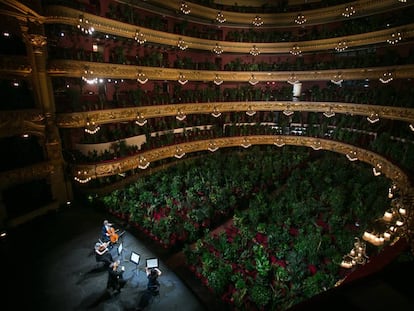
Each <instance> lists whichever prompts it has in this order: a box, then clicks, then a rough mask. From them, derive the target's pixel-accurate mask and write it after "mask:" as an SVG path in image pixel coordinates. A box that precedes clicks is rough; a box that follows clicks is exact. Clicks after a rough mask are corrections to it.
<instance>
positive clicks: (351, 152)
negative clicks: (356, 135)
mask: <svg viewBox="0 0 414 311" xmlns="http://www.w3.org/2000/svg"><path fill="white" fill-rule="evenodd" d="M346 157H347V158H348V160H349V161H351V162H354V161H357V160H358V157H357V152H356V151H355V150H349V152H348V153H347V154H346Z"/></svg>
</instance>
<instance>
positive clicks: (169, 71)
mask: <svg viewBox="0 0 414 311" xmlns="http://www.w3.org/2000/svg"><path fill="white" fill-rule="evenodd" d="M87 69H93V75H94V77H96V78H103V79H104V78H107V79H108V78H110V79H130V80H137V78H138V75H139V74H143V75H145V76H146V78H148V80H154V81H160V80H162V81H177V83H178V80H179V79H180V75H181V76H182V77H184V78H185V79H186V80H188V81H201V82H214V81H215V80H216V79H220V80H222V81H223V82H246V83H254V84H256V83H260V82H268V81H269V82H271V81H279V82H291V83H294V82H302V81H331V80H333V79H337V78H338V77H340V78H341V79H342V80H344V81H346V80H348V81H349V80H364V79H370V80H378V79H380V78H382V77H383V76H384V74H388V73H391V74H392V77H393V79H409V78H414V64H410V65H396V66H386V67H385V66H384V67H367V68H351V69H332V70H309V71H219V70H215V71H214V70H188V69H177V68H161V67H146V66H132V65H121V64H109V63H96V62H85V61H75V60H51V61H50V62H49V66H48V73H49V75H50V76H51V77H72V78H79V79H80V78H81V77H82V76H83V75H84V74H85V70H87ZM137 84H138V82H137Z"/></svg>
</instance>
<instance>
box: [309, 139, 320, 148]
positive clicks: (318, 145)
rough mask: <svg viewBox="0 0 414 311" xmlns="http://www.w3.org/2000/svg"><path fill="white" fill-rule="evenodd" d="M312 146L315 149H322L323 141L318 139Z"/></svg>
mask: <svg viewBox="0 0 414 311" xmlns="http://www.w3.org/2000/svg"><path fill="white" fill-rule="evenodd" d="M311 147H312V149H313V150H321V149H322V143H321V142H320V141H319V140H317V141H315V142H314V143H313V144H312V146H311Z"/></svg>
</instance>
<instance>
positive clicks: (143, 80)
mask: <svg viewBox="0 0 414 311" xmlns="http://www.w3.org/2000/svg"><path fill="white" fill-rule="evenodd" d="M137 76H138V78H137V81H138V82H139V83H141V84H145V83H147V81H148V78H147V76H146V75H145V73H143V72H139V73H137Z"/></svg>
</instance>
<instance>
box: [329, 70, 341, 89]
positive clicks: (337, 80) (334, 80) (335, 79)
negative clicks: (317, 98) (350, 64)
mask: <svg viewBox="0 0 414 311" xmlns="http://www.w3.org/2000/svg"><path fill="white" fill-rule="evenodd" d="M331 82H332V83H333V84H336V85H339V86H340V85H341V84H342V82H344V79H342V74H341V73H340V72H338V73H337V74H336V75H334V76H333V78H332V79H331Z"/></svg>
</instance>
